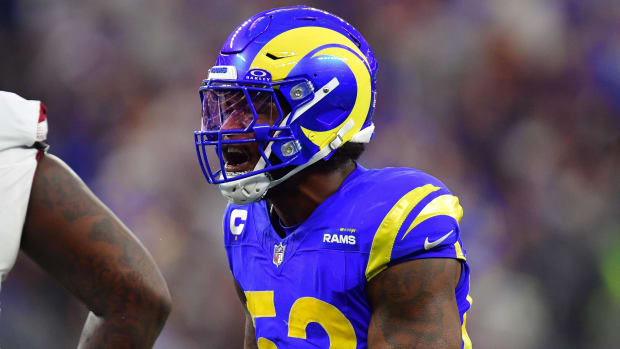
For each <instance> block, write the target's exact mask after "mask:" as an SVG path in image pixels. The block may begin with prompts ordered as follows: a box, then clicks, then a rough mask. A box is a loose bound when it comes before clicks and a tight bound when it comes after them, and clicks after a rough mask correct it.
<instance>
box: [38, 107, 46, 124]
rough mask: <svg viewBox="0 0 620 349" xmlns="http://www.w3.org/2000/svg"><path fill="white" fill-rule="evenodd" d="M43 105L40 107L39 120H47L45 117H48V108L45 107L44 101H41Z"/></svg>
mask: <svg viewBox="0 0 620 349" xmlns="http://www.w3.org/2000/svg"><path fill="white" fill-rule="evenodd" d="M39 104H40V105H41V107H40V108H39V122H43V121H45V119H47V108H46V107H45V104H43V102H40V103H39Z"/></svg>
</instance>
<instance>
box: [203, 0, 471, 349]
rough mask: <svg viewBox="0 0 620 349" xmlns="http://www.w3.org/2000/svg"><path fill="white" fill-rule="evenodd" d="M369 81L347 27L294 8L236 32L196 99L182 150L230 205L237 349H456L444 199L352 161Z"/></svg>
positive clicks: (388, 171)
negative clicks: (239, 313) (241, 326)
mask: <svg viewBox="0 0 620 349" xmlns="http://www.w3.org/2000/svg"><path fill="white" fill-rule="evenodd" d="M376 71H377V62H376V60H375V57H374V55H373V53H372V50H371V48H370V47H369V45H368V43H367V42H366V40H364V38H363V37H362V35H361V34H360V33H359V32H358V31H357V30H356V29H355V28H354V27H353V26H351V25H350V24H348V23H347V22H346V21H344V20H343V19H341V18H339V17H336V16H334V15H332V14H330V13H328V12H325V11H322V10H318V9H314V8H309V7H305V6H294V7H285V8H278V9H274V10H269V11H265V12H262V13H259V14H257V15H255V16H253V17H251V18H249V19H248V20H246V21H245V22H243V24H241V25H240V26H239V27H238V28H237V29H235V30H234V31H233V33H232V34H231V35H230V36H229V38H228V40H226V42H225V43H224V46H223V47H222V49H221V51H220V54H219V55H218V57H217V61H216V65H215V66H214V67H212V68H210V70H209V74H208V78H207V79H206V80H204V81H203V83H204V84H203V86H202V87H200V89H199V93H200V98H201V102H202V126H201V130H200V131H196V132H195V134H194V137H195V144H196V151H197V154H198V160H199V163H200V166H201V168H202V170H203V172H204V174H205V176H206V178H207V180H208V181H209V183H212V184H217V185H219V188H220V190H221V193H222V194H223V195H224V196H225V197H226V198H227V199H228V200H229V201H230V203H229V204H228V207H227V209H226V213H225V217H224V222H223V226H224V235H225V243H224V244H225V248H226V252H227V254H228V261H229V265H230V269H231V271H232V274H233V276H234V279H235V282H236V286H237V289H238V292H239V296H240V298H241V300H242V302H243V304H244V306H245V309H246V324H245V326H246V327H245V348H261V349H275V348H279V349H284V348H337V349H353V348H359V349H361V348H373V349H378V348H433V349H439V348H471V341H470V339H469V337H468V335H467V331H466V330H465V325H466V319H467V315H466V312H467V310H468V309H469V308H470V306H471V298H470V297H469V295H468V293H469V267H468V265H467V262H466V254H465V249H464V248H463V244H462V242H461V239H460V233H461V230H460V228H459V221H460V219H461V217H462V215H463V210H462V208H461V206H460V205H459V200H458V198H457V197H456V196H454V195H453V194H452V193H451V192H450V190H449V189H448V188H446V186H445V185H444V184H442V183H441V182H440V181H439V180H437V179H435V178H434V177H432V176H430V175H428V174H425V173H423V172H421V171H418V170H413V169H409V168H384V169H367V168H364V167H363V166H362V165H360V164H359V163H358V162H357V161H356V160H357V159H358V157H359V156H360V154H361V152H362V151H363V149H364V144H365V143H368V142H369V141H370V140H371V138H372V135H373V133H374V125H373V122H372V115H373V111H374V106H375V94H376V86H375V81H376V80H375V77H376V76H375V75H376Z"/></svg>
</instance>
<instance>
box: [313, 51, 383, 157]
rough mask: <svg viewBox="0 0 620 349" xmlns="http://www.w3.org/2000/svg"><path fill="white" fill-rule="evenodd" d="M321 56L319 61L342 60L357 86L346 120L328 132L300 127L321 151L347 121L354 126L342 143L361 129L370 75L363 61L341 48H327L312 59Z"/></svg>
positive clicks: (367, 97) (365, 110)
mask: <svg viewBox="0 0 620 349" xmlns="http://www.w3.org/2000/svg"><path fill="white" fill-rule="evenodd" d="M316 56H321V57H319V59H339V60H342V61H343V62H344V63H345V64H346V65H347V66H348V67H349V68H350V69H351V71H352V72H353V76H354V77H355V82H356V84H355V85H356V86H357V96H356V97H355V104H354V105H353V109H352V110H351V113H350V114H349V115H348V116H347V118H346V119H345V120H344V121H343V122H342V123H341V124H340V125H338V126H336V127H335V128H333V129H331V130H329V131H313V130H309V129H307V128H304V127H302V128H301V130H302V131H303V132H304V134H305V135H306V137H308V139H309V140H310V141H311V142H312V143H314V144H316V145H317V146H318V147H319V149H323V148H324V147H325V146H326V145H327V144H329V142H331V141H332V139H334V136H335V135H336V133H337V132H338V130H340V128H341V127H342V126H343V125H345V124H346V123H347V122H349V120H351V119H353V121H354V122H355V125H354V126H353V128H351V130H349V131H348V132H347V133H346V134H345V135H344V136H343V137H342V140H343V142H347V141H349V140H351V138H353V136H354V135H355V134H356V133H358V132H359V131H360V130H361V129H362V125H363V124H364V121H365V120H366V116H368V109H369V108H370V100H371V95H370V94H371V91H370V83H371V82H370V73H368V69H367V68H366V65H365V64H364V62H363V61H361V60H360V59H359V57H358V56H356V55H355V54H353V52H351V51H349V50H347V49H344V48H341V47H329V48H326V49H324V50H321V51H319V52H317V53H316V54H315V55H314V56H313V57H316Z"/></svg>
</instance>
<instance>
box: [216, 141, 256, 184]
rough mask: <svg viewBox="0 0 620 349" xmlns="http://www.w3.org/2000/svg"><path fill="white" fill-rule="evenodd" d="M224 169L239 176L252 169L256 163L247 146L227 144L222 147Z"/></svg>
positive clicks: (229, 173)
mask: <svg viewBox="0 0 620 349" xmlns="http://www.w3.org/2000/svg"><path fill="white" fill-rule="evenodd" d="M222 155H223V156H224V162H225V164H224V170H225V171H226V174H227V175H228V176H231V175H232V176H238V175H240V174H244V173H247V172H248V171H251V170H252V168H253V167H254V163H253V161H251V160H252V156H251V151H250V149H249V148H248V147H247V146H237V145H225V146H223V147H222Z"/></svg>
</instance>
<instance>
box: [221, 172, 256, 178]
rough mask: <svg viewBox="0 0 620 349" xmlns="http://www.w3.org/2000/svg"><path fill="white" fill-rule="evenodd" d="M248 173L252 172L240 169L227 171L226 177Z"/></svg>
mask: <svg viewBox="0 0 620 349" xmlns="http://www.w3.org/2000/svg"><path fill="white" fill-rule="evenodd" d="M246 173H250V171H238V172H229V171H226V177H237V176H241V175H244V174H246Z"/></svg>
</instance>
